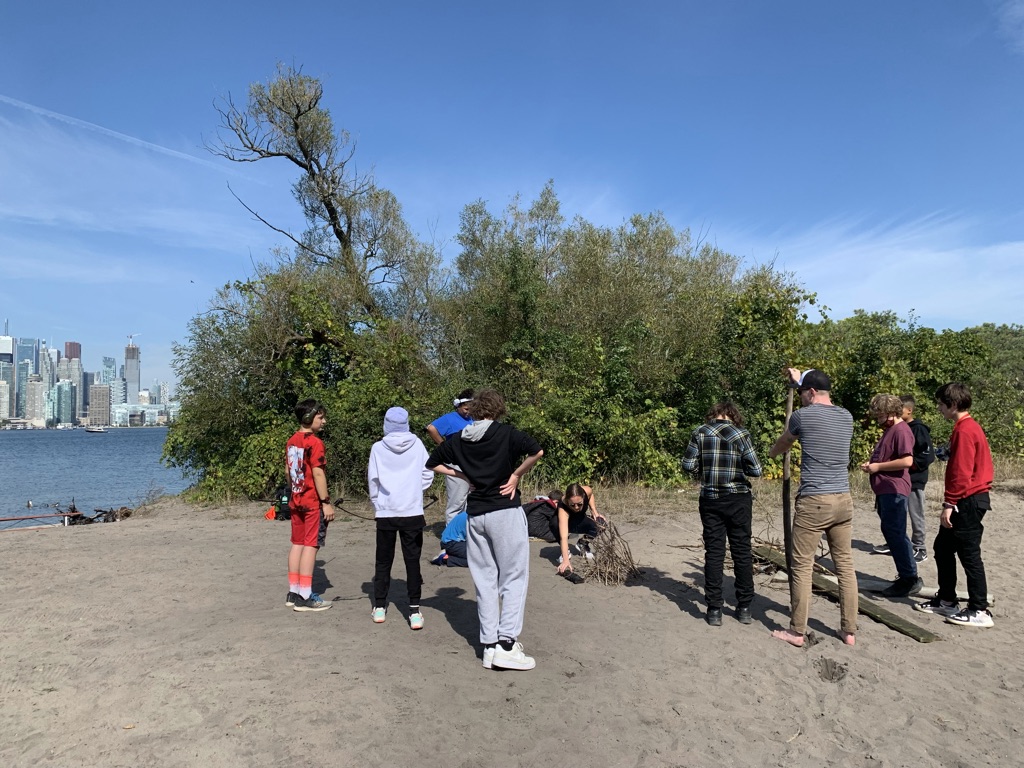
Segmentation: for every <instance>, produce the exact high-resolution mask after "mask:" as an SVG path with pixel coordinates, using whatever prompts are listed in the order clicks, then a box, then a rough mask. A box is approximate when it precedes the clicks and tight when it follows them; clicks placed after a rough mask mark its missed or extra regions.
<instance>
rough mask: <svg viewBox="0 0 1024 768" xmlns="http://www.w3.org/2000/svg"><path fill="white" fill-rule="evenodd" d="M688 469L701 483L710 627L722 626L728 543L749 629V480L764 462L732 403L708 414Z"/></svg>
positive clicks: (694, 438)
mask: <svg viewBox="0 0 1024 768" xmlns="http://www.w3.org/2000/svg"><path fill="white" fill-rule="evenodd" d="M683 469H684V470H685V471H686V472H689V473H691V474H698V475H700V479H701V483H700V500H699V502H698V506H699V509H700V521H701V524H702V525H703V527H704V597H705V599H706V600H707V606H708V612H707V617H706V618H707V622H708V624H710V625H711V626H713V627H720V626H721V625H722V572H723V570H724V567H725V542H726V538H728V540H729V551H730V552H731V553H732V562H733V569H734V572H735V576H736V618H737V620H738V621H740V623H742V624H750V623H751V622H752V621H753V619H752V618H751V616H750V603H751V602H752V601H753V599H754V567H753V561H752V558H751V554H750V533H751V531H750V527H751V518H752V516H753V496H752V494H751V492H750V481H748V480H747V478H748V477H760V476H761V462H759V461H758V460H757V455H756V454H755V453H754V447H753V445H752V444H751V441H750V433H749V432H747V430H745V429H743V420H742V417H741V416H740V412H739V409H738V408H737V407H736V406H735V405H734V404H733V403H731V402H729V401H723V402H720V403H717V404H716V405H715V406H714V407H713V408H712V409H711V410H710V411H709V412H708V417H707V423H706V424H703V425H701V426H700V427H698V428H697V429H695V430H694V431H693V435H691V436H690V443H689V445H687V446H686V454H685V455H684V456H683Z"/></svg>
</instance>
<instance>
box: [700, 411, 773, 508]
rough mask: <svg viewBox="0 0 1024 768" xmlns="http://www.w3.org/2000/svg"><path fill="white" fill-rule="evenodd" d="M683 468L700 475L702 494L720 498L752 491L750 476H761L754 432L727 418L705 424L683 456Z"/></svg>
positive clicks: (707, 496) (711, 497)
mask: <svg viewBox="0 0 1024 768" xmlns="http://www.w3.org/2000/svg"><path fill="white" fill-rule="evenodd" d="M683 469H684V470H685V471H686V472H689V473H690V474H694V475H695V474H698V473H699V474H700V495H701V496H703V497H705V498H708V499H717V498H719V497H720V496H725V495H726V494H730V493H750V482H749V481H748V480H747V477H760V476H761V462H760V461H758V460H757V454H755V453H754V446H753V444H752V443H751V441H750V433H749V432H747V430H745V429H743V428H742V427H737V426H736V425H735V424H733V423H732V422H731V421H729V420H727V419H717V420H715V421H712V422H711V423H710V424H702V425H701V426H699V427H697V429H695V430H694V431H693V434H692V435H691V436H690V443H689V445H687V446H686V454H685V455H684V456H683Z"/></svg>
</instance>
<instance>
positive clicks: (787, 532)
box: [782, 387, 793, 584]
mask: <svg viewBox="0 0 1024 768" xmlns="http://www.w3.org/2000/svg"><path fill="white" fill-rule="evenodd" d="M792 415H793V388H792V387H787V392H786V425H785V427H783V430H784V431H786V432H788V431H789V417H790V416H792ZM789 456H790V452H789V451H786V454H785V456H783V457H782V540H783V542H784V545H785V549H786V573H793V510H792V508H791V497H790V480H791V477H792V468H791V465H790V460H789ZM790 584H792V579H791V580H790Z"/></svg>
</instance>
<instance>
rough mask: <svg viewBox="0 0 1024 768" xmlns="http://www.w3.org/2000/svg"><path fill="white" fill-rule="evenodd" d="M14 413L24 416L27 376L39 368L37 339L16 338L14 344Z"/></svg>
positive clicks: (21, 417) (19, 416) (20, 416)
mask: <svg viewBox="0 0 1024 768" xmlns="http://www.w3.org/2000/svg"><path fill="white" fill-rule="evenodd" d="M14 369H15V374H14V377H15V381H14V387H15V394H14V415H15V416H17V417H18V418H19V419H23V418H25V393H26V389H27V387H28V377H29V376H31V375H32V374H33V373H35V372H36V371H38V370H39V339H18V341H17V343H16V344H15V345H14Z"/></svg>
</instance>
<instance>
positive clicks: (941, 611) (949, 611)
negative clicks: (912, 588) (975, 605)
mask: <svg viewBox="0 0 1024 768" xmlns="http://www.w3.org/2000/svg"><path fill="white" fill-rule="evenodd" d="M914 610H915V611H920V612H921V613H934V614H935V615H936V616H952V615H953V614H955V613H960V604H959V603H947V602H946V601H945V600H940V599H939V598H937V597H933V598H932V599H931V600H926V601H924V602H923V603H914Z"/></svg>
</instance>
